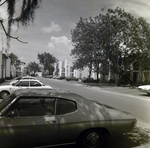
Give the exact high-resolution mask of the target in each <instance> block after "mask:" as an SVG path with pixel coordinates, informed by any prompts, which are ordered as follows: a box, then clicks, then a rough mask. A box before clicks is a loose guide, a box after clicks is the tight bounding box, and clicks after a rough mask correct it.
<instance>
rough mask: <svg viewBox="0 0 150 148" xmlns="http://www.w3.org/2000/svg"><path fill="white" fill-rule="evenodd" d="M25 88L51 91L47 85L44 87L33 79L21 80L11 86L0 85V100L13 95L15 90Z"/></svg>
mask: <svg viewBox="0 0 150 148" xmlns="http://www.w3.org/2000/svg"><path fill="white" fill-rule="evenodd" d="M26 88H28V89H29V88H30V89H33V88H38V89H41V88H46V89H52V87H51V86H49V85H44V84H43V83H42V82H40V81H39V80H34V79H21V80H19V81H18V82H17V83H15V84H13V85H1V86H0V98H2V99H4V98H5V97H6V96H8V95H10V94H11V93H13V92H14V91H15V90H18V89H26Z"/></svg>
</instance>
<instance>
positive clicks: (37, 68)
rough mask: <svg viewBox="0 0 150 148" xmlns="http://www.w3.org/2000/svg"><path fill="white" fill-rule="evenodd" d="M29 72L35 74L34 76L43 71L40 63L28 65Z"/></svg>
mask: <svg viewBox="0 0 150 148" xmlns="http://www.w3.org/2000/svg"><path fill="white" fill-rule="evenodd" d="M26 68H27V70H28V72H30V73H32V72H34V74H35V73H36V72H40V71H41V67H40V65H39V64H38V63H36V62H35V61H34V62H30V63H29V64H28V65H27V67H26Z"/></svg>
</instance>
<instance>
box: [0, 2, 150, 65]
mask: <svg viewBox="0 0 150 148" xmlns="http://www.w3.org/2000/svg"><path fill="white" fill-rule="evenodd" d="M104 7H106V8H116V7H120V8H123V9H125V11H126V12H129V13H131V14H132V15H134V16H136V17H141V16H142V17H144V18H145V19H147V21H148V22H149V23H150V0H42V5H41V7H40V8H39V9H38V10H37V11H36V13H35V16H36V17H35V21H34V24H32V23H30V25H29V26H28V27H27V28H23V27H20V28H19V30H16V28H17V27H16V26H13V32H14V33H13V36H19V39H21V40H22V41H27V42H28V44H22V43H20V42H18V41H17V40H13V39H11V42H10V49H9V53H11V52H12V53H14V54H16V55H17V56H18V57H19V59H20V60H21V61H23V62H26V63H29V62H33V61H35V62H38V60H37V54H38V53H44V52H49V53H50V54H52V55H54V56H55V57H56V58H58V59H59V60H64V59H66V58H70V57H69V55H70V51H71V49H72V43H71V34H70V30H71V29H73V28H74V26H75V24H76V23H78V21H79V18H80V17H82V18H89V17H90V16H92V17H94V16H96V15H98V14H100V13H101V8H104ZM18 8H19V5H18ZM0 17H2V18H5V17H6V12H5V9H2V8H1V7H0ZM0 29H1V28H0ZM0 31H1V32H2V30H0ZM1 35H2V33H1V34H0V36H1ZM3 40H4V39H3V38H2V37H1V38H0V50H1V49H2V46H3V47H4V48H5V45H4V41H3Z"/></svg>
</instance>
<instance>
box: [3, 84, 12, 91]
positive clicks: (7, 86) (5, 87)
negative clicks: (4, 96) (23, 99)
mask: <svg viewBox="0 0 150 148" xmlns="http://www.w3.org/2000/svg"><path fill="white" fill-rule="evenodd" d="M12 87H13V86H12V85H1V86H0V90H3V89H7V88H12Z"/></svg>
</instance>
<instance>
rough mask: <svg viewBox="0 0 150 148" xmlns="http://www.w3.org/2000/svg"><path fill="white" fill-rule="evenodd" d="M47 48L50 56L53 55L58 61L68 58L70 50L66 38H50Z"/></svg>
mask: <svg viewBox="0 0 150 148" xmlns="http://www.w3.org/2000/svg"><path fill="white" fill-rule="evenodd" d="M47 47H48V48H49V52H50V54H53V55H54V56H55V57H56V58H58V59H59V60H64V59H66V58H70V51H71V49H72V44H71V40H69V39H68V38H67V37H66V36H61V37H54V36H53V37H51V39H50V42H49V43H48V45H47Z"/></svg>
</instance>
